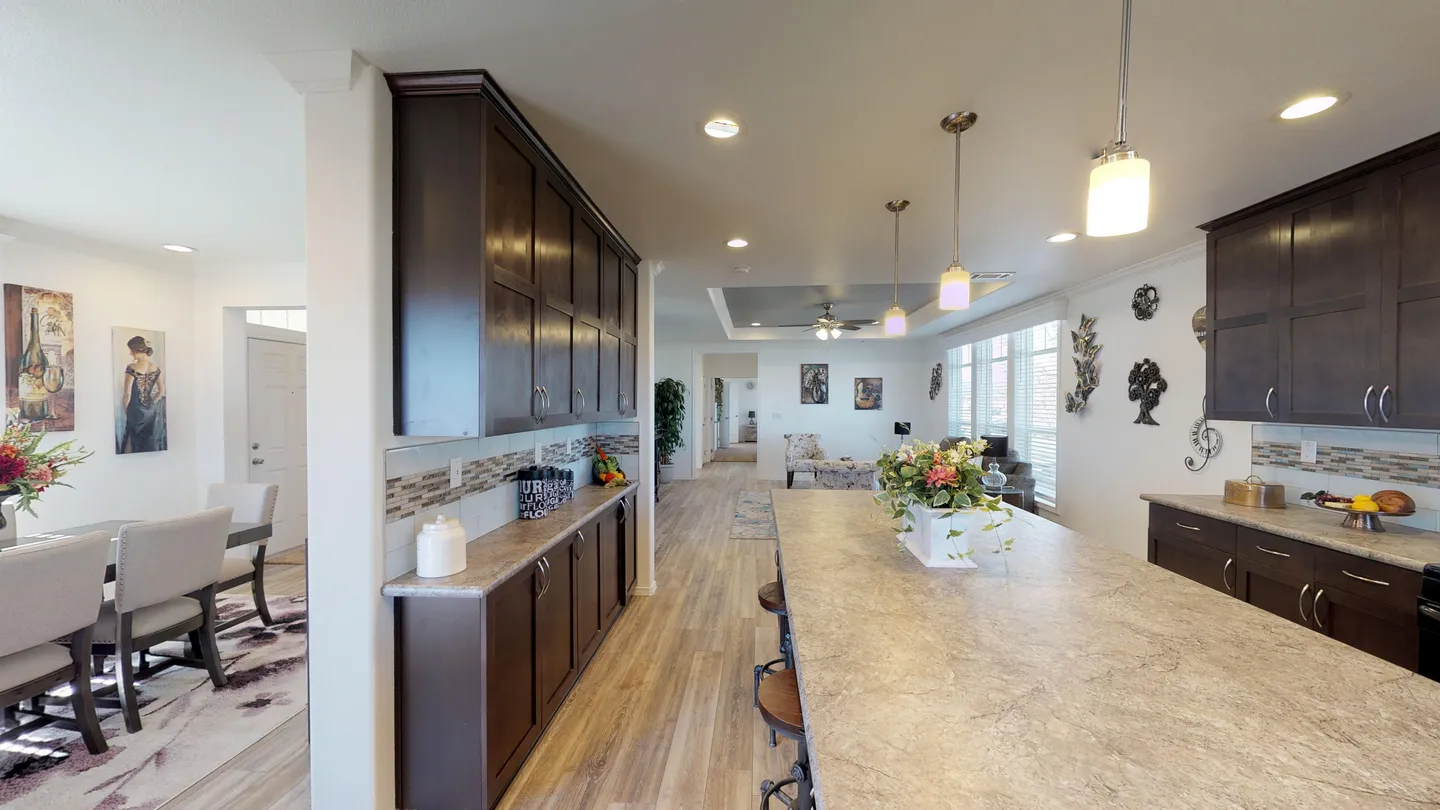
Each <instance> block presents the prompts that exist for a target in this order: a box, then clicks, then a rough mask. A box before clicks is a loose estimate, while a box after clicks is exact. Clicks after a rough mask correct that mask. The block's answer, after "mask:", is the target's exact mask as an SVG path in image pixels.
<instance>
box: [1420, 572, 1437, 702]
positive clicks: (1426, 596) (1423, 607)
mask: <svg viewBox="0 0 1440 810" xmlns="http://www.w3.org/2000/svg"><path fill="white" fill-rule="evenodd" d="M1418 610H1419V616H1418V618H1419V620H1420V674H1421V675H1424V676H1425V677H1427V678H1433V679H1435V680H1437V681H1440V565H1427V566H1425V577H1424V578H1423V579H1421V580H1420V604H1419V608H1418Z"/></svg>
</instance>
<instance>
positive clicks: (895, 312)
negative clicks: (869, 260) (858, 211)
mask: <svg viewBox="0 0 1440 810" xmlns="http://www.w3.org/2000/svg"><path fill="white" fill-rule="evenodd" d="M909 207H910V201H909V200H891V201H890V202H887V203H885V210H886V211H889V212H891V213H893V214H894V215H895V299H894V303H892V304H891V305H890V308H889V309H887V310H885V334H886V335H890V336H893V337H899V336H900V335H903V334H905V310H903V309H901V308H900V212H901V211H904V210H905V209H906V208H909Z"/></svg>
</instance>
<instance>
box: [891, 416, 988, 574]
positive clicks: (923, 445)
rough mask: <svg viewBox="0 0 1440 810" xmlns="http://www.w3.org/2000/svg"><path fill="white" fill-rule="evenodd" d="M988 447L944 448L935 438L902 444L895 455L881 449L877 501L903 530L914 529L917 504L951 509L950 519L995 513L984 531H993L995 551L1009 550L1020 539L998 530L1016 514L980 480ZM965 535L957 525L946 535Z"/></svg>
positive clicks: (976, 444)
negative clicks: (1004, 536)
mask: <svg viewBox="0 0 1440 810" xmlns="http://www.w3.org/2000/svg"><path fill="white" fill-rule="evenodd" d="M986 446H987V445H986V443H985V441H984V440H979V441H973V442H956V443H954V444H953V445H951V446H950V447H949V448H947V449H945V450H941V449H940V445H938V444H936V443H934V442H914V443H911V444H905V445H901V446H900V447H899V448H898V449H897V450H895V451H894V452H893V453H882V454H881V455H880V462H879V465H880V471H879V477H880V492H879V493H878V494H877V495H876V496H875V502H876V503H878V504H880V505H881V506H882V507H884V509H885V514H886V516H887V517H889V518H890V519H891V520H894V521H896V527H895V528H896V530H897V531H900V532H910V531H913V528H914V527H913V524H914V522H915V515H914V513H913V511H912V510H913V509H915V508H917V507H918V508H921V509H943V510H946V511H945V516H946V517H949V516H951V515H954V514H956V513H958V512H967V513H974V512H991V513H995V517H994V518H992V519H991V520H990V521H989V522H988V523H986V525H985V526H983V527H982V528H981V531H987V532H992V533H993V534H994V536H995V539H996V541H997V548H996V549H995V553H996V554H999V553H1002V552H1005V551H1009V550H1010V548H1011V546H1012V545H1013V544H1014V542H1015V540H1014V538H1010V539H1002V538H1001V537H1000V534H999V531H1000V527H1001V526H1003V525H1004V524H1005V523H1008V522H1009V520H1010V518H1011V517H1012V516H1014V514H1015V512H1014V510H1013V509H1011V508H1010V507H1008V506H1006V505H1005V504H1004V502H1003V501H1001V500H1000V499H999V498H998V497H993V496H990V495H986V494H985V484H984V483H983V482H982V481H981V480H980V479H981V476H982V475H984V474H985V471H984V470H983V469H982V468H981V466H980V454H981V452H982V451H984V449H985V448H986ZM1002 513H1003V516H1002ZM961 534H963V532H962V531H960V530H957V529H953V528H952V529H951V530H950V531H949V533H948V535H947V537H948V539H951V540H953V539H954V538H956V537H959V536H960V535H961ZM902 537H903V535H902ZM901 545H902V546H903V545H904V543H903V541H902V542H901ZM957 552H958V546H957ZM972 554H974V549H970V550H967V551H964V552H959V553H956V554H950V555H948V556H949V557H950V558H951V559H962V558H967V557H970V556H971V555H972Z"/></svg>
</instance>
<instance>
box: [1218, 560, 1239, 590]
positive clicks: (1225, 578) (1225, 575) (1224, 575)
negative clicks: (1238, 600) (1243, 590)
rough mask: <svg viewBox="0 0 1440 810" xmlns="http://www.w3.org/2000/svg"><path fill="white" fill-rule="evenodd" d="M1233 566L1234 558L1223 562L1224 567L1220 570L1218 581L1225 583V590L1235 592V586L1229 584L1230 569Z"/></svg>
mask: <svg viewBox="0 0 1440 810" xmlns="http://www.w3.org/2000/svg"><path fill="white" fill-rule="evenodd" d="M1234 564H1235V558H1234V557H1231V558H1230V559H1228V560H1226V561H1225V567H1224V568H1222V569H1220V581H1221V582H1223V583H1225V590H1227V591H1229V592H1230V593H1234V592H1235V586H1234V585H1231V584H1230V567H1231V566H1233V565H1234Z"/></svg>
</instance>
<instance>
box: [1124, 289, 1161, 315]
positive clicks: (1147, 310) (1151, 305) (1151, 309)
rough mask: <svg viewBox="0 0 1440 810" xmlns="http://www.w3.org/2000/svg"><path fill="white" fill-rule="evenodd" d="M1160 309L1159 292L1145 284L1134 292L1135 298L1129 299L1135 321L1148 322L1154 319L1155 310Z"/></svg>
mask: <svg viewBox="0 0 1440 810" xmlns="http://www.w3.org/2000/svg"><path fill="white" fill-rule="evenodd" d="M1159 308H1160V291H1159V290H1157V289H1155V288H1154V287H1152V286H1150V285H1149V284H1146V285H1145V286H1143V287H1141V288H1140V289H1138V290H1136V291H1135V297H1134V298H1131V299H1130V309H1132V310H1134V312H1135V320H1137V321H1148V320H1150V319H1151V318H1153V317H1155V310H1157V309H1159Z"/></svg>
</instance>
